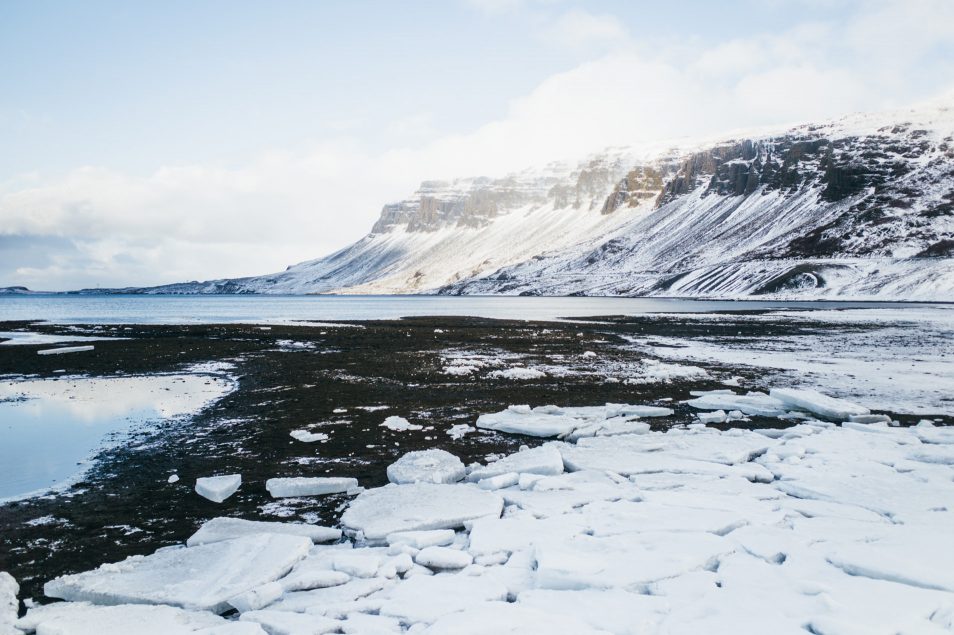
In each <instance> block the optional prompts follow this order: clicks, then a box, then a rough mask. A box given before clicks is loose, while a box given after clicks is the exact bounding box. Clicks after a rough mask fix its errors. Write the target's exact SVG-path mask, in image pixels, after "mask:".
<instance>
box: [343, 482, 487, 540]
mask: <svg viewBox="0 0 954 635" xmlns="http://www.w3.org/2000/svg"><path fill="white" fill-rule="evenodd" d="M502 509H503V499H501V498H500V497H499V496H497V495H496V494H492V493H490V492H485V491H483V490H480V489H477V488H476V487H474V486H467V485H438V484H433V483H414V484H409V485H386V486H385V487H379V488H377V489H371V490H367V491H365V492H363V493H362V494H360V495H359V496H358V497H357V498H356V499H355V500H354V501H352V502H351V505H349V506H348V509H347V510H345V513H344V514H343V515H342V516H341V524H342V525H343V526H344V527H345V528H346V529H349V530H352V531H360V532H361V533H362V535H363V537H364V538H365V539H366V540H369V541H374V542H380V541H383V540H384V539H385V538H386V537H387V536H388V534H393V533H396V532H401V531H414V530H421V529H455V528H457V527H463V526H464V523H465V522H468V521H471V520H475V519H477V518H481V517H483V516H499V515H500V512H501V510H502Z"/></svg>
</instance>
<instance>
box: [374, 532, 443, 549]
mask: <svg viewBox="0 0 954 635" xmlns="http://www.w3.org/2000/svg"><path fill="white" fill-rule="evenodd" d="M456 535H457V534H456V533H455V532H454V530H453V529H433V530H430V531H400V532H396V533H393V534H388V536H387V541H388V544H389V545H410V546H411V547H414V548H415V549H423V548H424V547H432V546H437V547H444V546H447V545H449V544H451V543H452V542H454V537H455V536H456Z"/></svg>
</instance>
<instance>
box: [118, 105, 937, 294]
mask: <svg viewBox="0 0 954 635" xmlns="http://www.w3.org/2000/svg"><path fill="white" fill-rule="evenodd" d="M948 102H950V100H948ZM660 147H665V146H660ZM952 256H954V108H952V107H951V103H946V102H941V103H934V104H930V105H927V106H924V107H922V108H919V109H916V110H905V111H894V112H889V113H880V114H865V115H852V116H849V117H845V118H842V119H840V120H836V121H833V122H827V123H824V124H812V125H803V126H800V127H797V128H793V129H790V130H787V131H783V132H776V133H774V134H771V133H764V132H763V133H758V134H750V135H739V136H735V137H733V138H726V139H722V140H717V141H709V142H705V143H702V144H696V145H695V146H687V145H685V144H683V145H682V146H681V147H678V148H677V147H675V146H672V147H669V148H668V149H666V150H664V151H660V150H659V149H653V150H647V149H645V148H644V149H641V150H636V149H625V150H621V149H612V150H607V151H606V152H604V153H601V154H599V155H596V156H593V157H589V158H587V159H586V160H584V161H583V162H581V163H580V164H579V165H576V166H566V165H560V164H553V165H549V166H546V167H545V168H542V169H537V170H526V171H524V172H521V173H517V174H512V175H508V176H506V177H503V178H498V179H490V178H469V179H459V180H455V181H451V182H434V181H431V182H425V183H423V184H422V185H421V187H420V188H419V189H418V191H416V192H415V193H414V194H413V195H412V196H411V197H409V198H408V199H406V200H404V201H400V202H397V203H393V204H388V205H385V206H384V208H383V210H382V212H381V217H380V219H379V220H378V222H377V223H376V224H375V226H374V228H373V230H372V232H371V233H370V234H368V235H367V236H365V237H364V238H362V239H361V240H359V241H358V242H356V243H354V244H353V245H350V246H348V247H346V248H345V249H342V250H340V251H338V252H336V253H334V254H331V255H329V256H326V257H324V258H319V259H317V260H313V261H309V262H304V263H301V264H298V265H295V266H293V267H290V268H289V269H288V270H286V271H284V272H281V273H276V274H273V275H268V276H261V277H253V278H243V279H234V280H214V281H210V282H203V283H198V282H192V283H184V284H178V285H168V286H164V287H155V288H151V289H139V290H134V291H137V292H142V293H428V292H439V293H446V294H528V295H535V294H560V295H564V294H585V295H666V296H705V297H744V296H749V295H759V296H767V297H843V298H847V297H855V298H868V297H877V298H883V299H922V300H954V258H952ZM127 291H128V290H127Z"/></svg>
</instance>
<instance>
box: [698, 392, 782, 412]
mask: <svg viewBox="0 0 954 635" xmlns="http://www.w3.org/2000/svg"><path fill="white" fill-rule="evenodd" d="M693 394H695V393H693ZM686 403H687V404H689V405H690V406H692V407H693V408H698V409H699V410H739V411H741V412H743V413H745V414H747V415H761V416H763V417H777V416H779V415H783V414H785V412H786V411H787V410H786V407H785V404H784V403H783V402H782V401H781V400H779V399H776V398H775V397H772V396H770V395H766V394H765V393H764V392H749V393H748V394H745V395H737V394H735V393H734V392H732V391H731V390H713V391H709V392H703V393H701V395H700V396H699V397H696V398H695V399H690V400H688V401H686Z"/></svg>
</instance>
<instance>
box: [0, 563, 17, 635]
mask: <svg viewBox="0 0 954 635" xmlns="http://www.w3.org/2000/svg"><path fill="white" fill-rule="evenodd" d="M19 592H20V585H19V584H17V581H16V579H14V577H13V576H12V575H10V574H9V573H7V572H6V571H0V635H8V634H10V633H15V632H16V631H14V630H13V623H14V622H16V621H17V611H19V609H20V602H19V600H17V593H19Z"/></svg>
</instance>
